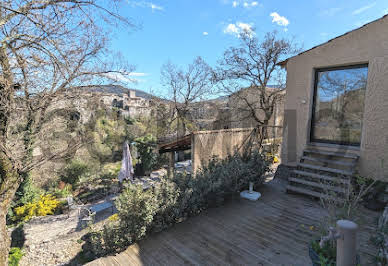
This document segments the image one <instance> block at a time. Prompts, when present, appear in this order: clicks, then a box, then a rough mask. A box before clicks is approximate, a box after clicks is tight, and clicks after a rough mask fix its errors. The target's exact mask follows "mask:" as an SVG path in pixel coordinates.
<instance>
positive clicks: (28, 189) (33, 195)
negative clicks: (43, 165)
mask: <svg viewBox="0 0 388 266" xmlns="http://www.w3.org/2000/svg"><path fill="white" fill-rule="evenodd" d="M41 193H42V191H41V189H39V188H38V187H36V186H35V185H34V184H33V182H32V179H31V178H30V177H29V176H28V177H27V178H25V179H24V181H23V182H22V184H21V185H20V187H19V189H18V191H17V192H16V194H15V195H16V196H17V197H18V198H19V200H18V202H17V203H18V205H19V204H27V203H30V202H33V201H34V200H36V199H37V198H39V195H40V194H41Z"/></svg>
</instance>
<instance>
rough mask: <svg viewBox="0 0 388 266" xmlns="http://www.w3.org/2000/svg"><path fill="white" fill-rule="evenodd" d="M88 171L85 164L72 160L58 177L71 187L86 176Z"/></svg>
mask: <svg viewBox="0 0 388 266" xmlns="http://www.w3.org/2000/svg"><path fill="white" fill-rule="evenodd" d="M89 172H90V169H89V167H88V165H87V164H85V163H83V162H81V161H78V160H72V161H71V162H70V163H69V164H68V165H67V166H66V167H65V168H64V169H63V172H62V174H61V176H60V178H61V181H63V182H65V183H66V184H70V185H72V186H74V185H76V184H77V183H78V182H79V180H80V179H81V177H84V176H87V175H88V174H89Z"/></svg>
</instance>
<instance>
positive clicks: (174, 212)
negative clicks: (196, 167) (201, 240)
mask: <svg viewBox="0 0 388 266" xmlns="http://www.w3.org/2000/svg"><path fill="white" fill-rule="evenodd" d="M268 170H269V162H268V161H267V160H266V158H265V157H264V156H262V155H261V154H260V153H258V152H253V153H252V154H251V155H250V156H241V155H234V156H230V157H228V158H226V159H224V160H220V159H217V158H213V159H212V160H211V161H210V163H209V165H208V166H207V167H205V168H204V169H202V170H200V171H199V173H198V174H197V175H196V176H195V178H192V177H191V175H188V174H178V173H176V174H175V176H174V177H165V178H163V180H162V181H161V182H160V183H159V184H157V185H155V186H154V187H153V188H150V189H148V190H146V191H144V190H143V188H142V186H136V185H130V186H129V187H128V188H126V189H125V190H124V191H123V192H122V193H121V194H120V196H119V197H118V199H117V200H116V207H117V210H118V215H117V216H118V217H117V219H112V220H111V221H110V222H109V223H108V224H107V225H105V226H104V229H103V230H102V231H98V232H92V233H91V234H89V237H88V241H87V242H88V246H87V247H85V250H86V249H88V250H90V251H91V252H92V253H93V254H94V256H104V255H107V254H109V253H114V252H117V251H120V250H122V249H123V248H125V247H126V246H128V245H130V244H132V243H134V242H136V241H138V240H140V239H142V238H143V237H144V236H145V235H146V234H147V233H149V232H158V231H161V230H164V229H166V228H168V227H170V226H172V225H173V224H175V223H177V222H179V221H181V220H183V219H185V218H186V217H188V216H191V215H196V214H198V213H200V212H201V211H202V210H204V209H206V208H208V207H212V206H218V205H220V204H221V203H222V202H224V200H225V199H227V198H229V197H230V196H232V195H233V194H234V193H236V192H238V191H240V190H241V189H243V188H247V186H248V183H249V182H250V181H252V182H255V183H256V184H261V183H262V181H263V175H264V173H265V172H266V171H268Z"/></svg>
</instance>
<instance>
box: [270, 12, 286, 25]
mask: <svg viewBox="0 0 388 266" xmlns="http://www.w3.org/2000/svg"><path fill="white" fill-rule="evenodd" d="M270 16H271V17H272V22H273V23H276V24H278V25H279V26H284V27H287V26H288V24H290V22H289V21H288V19H287V18H286V17H283V16H280V15H279V14H278V13H277V12H272V13H271V14H270Z"/></svg>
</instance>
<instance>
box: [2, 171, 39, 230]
mask: <svg viewBox="0 0 388 266" xmlns="http://www.w3.org/2000/svg"><path fill="white" fill-rule="evenodd" d="M42 193H43V191H42V190H41V189H39V188H38V187H36V186H35V185H34V184H33V182H32V179H31V177H30V176H27V177H25V178H24V180H23V182H22V183H21V185H20V186H19V188H18V190H17V192H16V194H15V198H14V200H13V202H12V203H11V207H10V208H9V210H8V214H7V223H8V224H11V223H13V222H14V221H15V220H17V219H16V217H15V208H17V207H19V206H22V205H26V204H28V203H31V202H34V201H36V200H37V199H39V196H40V195H41V194H42Z"/></svg>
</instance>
